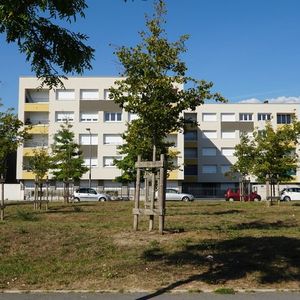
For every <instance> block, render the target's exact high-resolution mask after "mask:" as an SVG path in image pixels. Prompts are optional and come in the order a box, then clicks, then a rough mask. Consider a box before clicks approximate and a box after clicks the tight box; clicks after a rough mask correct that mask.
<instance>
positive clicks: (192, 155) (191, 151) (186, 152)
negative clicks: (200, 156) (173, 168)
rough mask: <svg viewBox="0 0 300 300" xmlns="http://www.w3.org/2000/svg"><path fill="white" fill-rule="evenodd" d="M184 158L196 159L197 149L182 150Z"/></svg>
mask: <svg viewBox="0 0 300 300" xmlns="http://www.w3.org/2000/svg"><path fill="white" fill-rule="evenodd" d="M184 157H185V158H197V148H184Z"/></svg>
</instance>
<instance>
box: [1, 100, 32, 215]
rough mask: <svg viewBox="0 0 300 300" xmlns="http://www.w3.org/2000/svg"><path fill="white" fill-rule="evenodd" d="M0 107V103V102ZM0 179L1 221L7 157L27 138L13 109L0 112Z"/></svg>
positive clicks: (26, 132)
mask: <svg viewBox="0 0 300 300" xmlns="http://www.w3.org/2000/svg"><path fill="white" fill-rule="evenodd" d="M0 107H1V102H0ZM0 137H1V138H0V178H1V183H2V195H1V219H3V218H4V181H5V175H6V170H7V164H6V162H7V157H8V155H9V154H11V153H13V152H15V151H16V150H17V148H18V146H19V145H20V144H21V143H22V142H23V141H24V139H25V138H29V137H30V136H29V134H28V131H27V129H23V123H22V122H21V121H20V120H19V119H18V117H17V115H16V114H15V113H14V111H13V109H7V110H6V111H0Z"/></svg>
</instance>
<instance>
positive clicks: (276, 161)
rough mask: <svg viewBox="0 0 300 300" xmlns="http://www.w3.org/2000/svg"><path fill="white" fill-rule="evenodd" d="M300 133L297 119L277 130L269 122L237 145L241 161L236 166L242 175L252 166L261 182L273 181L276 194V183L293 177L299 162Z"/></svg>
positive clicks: (273, 191)
mask: <svg viewBox="0 0 300 300" xmlns="http://www.w3.org/2000/svg"><path fill="white" fill-rule="evenodd" d="M299 134H300V123H299V122H298V121H297V120H296V119H294V120H293V123H292V124H289V125H284V126H283V127H280V128H278V129H277V130H275V129H274V128H273V127H272V125H271V123H270V122H268V123H267V124H266V127H265V129H264V130H255V131H254V133H253V139H252V140H250V139H245V138H244V139H242V140H241V143H240V144H239V145H237V146H236V147H235V150H236V151H235V156H236V157H237V162H236V163H235V164H234V165H233V167H232V170H233V171H237V172H240V173H241V174H242V175H243V174H245V172H246V171H247V170H248V174H251V175H253V176H255V177H256V178H257V180H258V181H259V182H266V181H269V182H271V186H272V188H271V191H272V193H273V195H274V194H275V186H274V184H275V183H278V184H279V183H280V182H287V181H290V180H291V179H292V178H293V173H294V171H295V170H296V168H297V166H298V155H297V153H296V146H297V145H298V137H299ZM243 172H244V173H243ZM267 195H268V191H267Z"/></svg>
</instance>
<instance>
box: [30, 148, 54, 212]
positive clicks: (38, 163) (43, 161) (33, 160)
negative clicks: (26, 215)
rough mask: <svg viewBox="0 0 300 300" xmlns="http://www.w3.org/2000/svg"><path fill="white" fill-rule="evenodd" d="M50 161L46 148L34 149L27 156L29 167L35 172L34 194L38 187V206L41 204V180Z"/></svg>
mask: <svg viewBox="0 0 300 300" xmlns="http://www.w3.org/2000/svg"><path fill="white" fill-rule="evenodd" d="M51 161H52V160H51V157H50V155H49V153H48V150H47V149H45V148H42V149H40V150H34V152H33V156H31V157H30V158H29V169H30V170H31V171H32V172H33V173H34V174H35V184H36V189H35V195H37V187H39V189H40V208H41V204H42V191H43V182H44V181H45V177H46V175H47V173H48V171H49V169H50V168H51ZM36 200H37V198H36Z"/></svg>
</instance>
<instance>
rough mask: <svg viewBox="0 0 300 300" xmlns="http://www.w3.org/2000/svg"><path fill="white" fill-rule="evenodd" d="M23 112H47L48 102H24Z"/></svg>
mask: <svg viewBox="0 0 300 300" xmlns="http://www.w3.org/2000/svg"><path fill="white" fill-rule="evenodd" d="M24 111H25V112H31V111H32V112H34V111H36V112H48V111H49V104H48V103H25V105H24Z"/></svg>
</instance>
